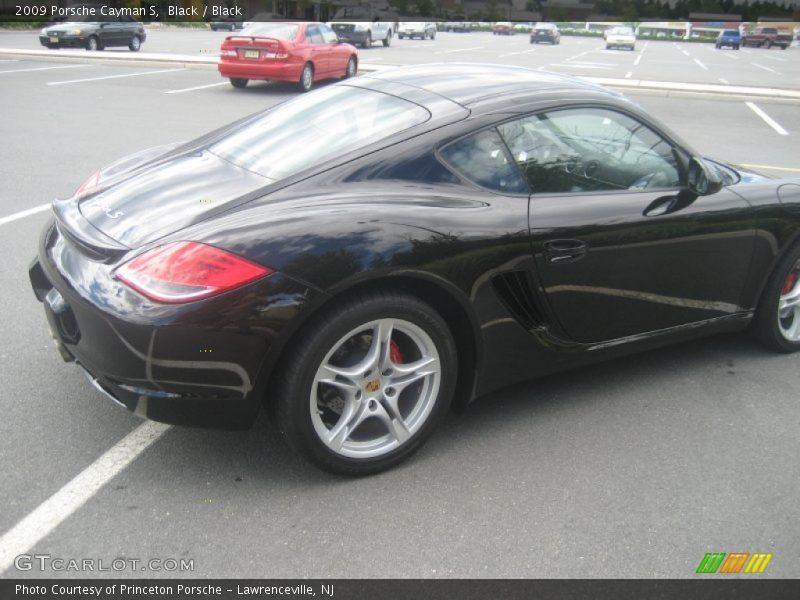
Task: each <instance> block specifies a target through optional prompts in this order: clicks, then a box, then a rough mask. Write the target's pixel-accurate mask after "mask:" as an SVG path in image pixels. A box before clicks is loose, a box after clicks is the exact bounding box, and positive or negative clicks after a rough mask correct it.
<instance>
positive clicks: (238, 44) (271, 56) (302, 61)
mask: <svg viewBox="0 0 800 600" xmlns="http://www.w3.org/2000/svg"><path fill="white" fill-rule="evenodd" d="M217 68H218V69H219V72H220V74H221V75H222V76H223V77H227V78H228V79H230V82H231V85H232V86H233V87H235V88H243V87H245V86H246V85H247V83H248V81H250V80H251V79H255V80H269V81H291V82H296V83H297V84H298V86H299V87H300V90H301V91H303V92H307V91H309V90H310V89H311V87H312V86H313V85H314V82H315V81H320V80H322V79H336V78H349V77H353V76H355V74H356V71H357V70H358V51H357V50H356V49H355V47H353V46H351V45H350V44H346V43H344V42H341V41H340V40H339V38H338V37H337V36H336V34H335V33H334V32H333V30H332V29H331V28H330V27H328V26H327V25H325V24H324V23H307V22H302V23H292V22H282V23H259V24H257V25H251V26H250V27H248V28H246V29H244V30H242V32H241V33H239V34H236V35H230V36H228V37H226V38H225V40H224V41H223V42H222V47H221V48H220V60H219V63H218V65H217Z"/></svg>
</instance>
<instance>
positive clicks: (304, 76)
mask: <svg viewBox="0 0 800 600" xmlns="http://www.w3.org/2000/svg"><path fill="white" fill-rule="evenodd" d="M297 85H298V86H299V87H300V91H301V92H304V93H305V92H309V91H311V88H312V87H314V65H312V64H311V63H306V64H305V66H304V67H303V72H302V73H300V81H298V82H297Z"/></svg>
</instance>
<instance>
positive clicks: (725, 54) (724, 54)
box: [722, 52, 739, 60]
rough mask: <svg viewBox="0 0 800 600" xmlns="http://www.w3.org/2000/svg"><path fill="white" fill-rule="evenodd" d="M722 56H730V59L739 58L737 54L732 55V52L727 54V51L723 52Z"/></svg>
mask: <svg viewBox="0 0 800 600" xmlns="http://www.w3.org/2000/svg"><path fill="white" fill-rule="evenodd" d="M722 56H724V57H725V58H730V59H731V60H739V57H738V56H734V55H733V54H728V53H727V52H723V53H722Z"/></svg>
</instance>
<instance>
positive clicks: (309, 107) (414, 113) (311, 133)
mask: <svg viewBox="0 0 800 600" xmlns="http://www.w3.org/2000/svg"><path fill="white" fill-rule="evenodd" d="M429 118H430V113H429V112H428V111H427V110H425V109H424V108H422V107H421V106H419V105H417V104H414V103H412V102H408V101H407V100H403V99H401V98H398V97H396V96H389V95H388V94H384V93H382V92H376V91H374V90H368V89H364V88H357V87H352V86H349V85H337V86H332V87H328V88H324V89H321V90H319V91H317V92H314V93H313V94H309V95H307V96H302V97H300V98H297V99H295V100H292V101H289V102H286V103H285V104H281V105H280V106H278V107H277V108H275V109H273V110H270V111H269V112H267V113H265V114H264V115H263V116H262V117H260V118H259V119H257V120H255V121H254V122H252V123H250V124H248V125H245V126H244V127H243V128H241V129H237V130H235V131H234V132H233V133H231V134H229V135H228V136H226V137H224V138H223V139H221V140H220V141H218V142H216V143H215V144H213V145H212V146H211V147H210V148H209V151H210V152H212V153H213V154H216V155H217V156H219V157H220V158H223V159H225V160H227V161H229V162H231V163H233V164H235V165H237V166H239V167H242V168H243V169H247V170H248V171H253V172H255V173H258V174H259V175H263V176H264V177H268V178H270V179H273V180H278V179H282V178H284V177H288V176H289V175H293V174H294V173H297V172H299V171H302V170H303V169H306V168H308V167H311V166H313V165H317V164H319V163H322V162H324V161H326V160H329V159H331V158H334V157H335V156H337V155H342V154H345V153H347V152H351V151H353V150H357V149H358V148H361V147H363V146H366V145H367V144H370V143H372V142H376V141H379V140H381V139H383V138H385V137H388V136H390V135H392V134H394V133H397V132H400V131H403V130H405V129H408V128H409V127H413V126H414V125H419V124H420V123H424V122H425V121H427V120H428V119H429Z"/></svg>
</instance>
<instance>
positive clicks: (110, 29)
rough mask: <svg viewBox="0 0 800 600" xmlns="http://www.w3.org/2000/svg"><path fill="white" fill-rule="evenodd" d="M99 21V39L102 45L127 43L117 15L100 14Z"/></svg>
mask: <svg viewBox="0 0 800 600" xmlns="http://www.w3.org/2000/svg"><path fill="white" fill-rule="evenodd" d="M101 19H102V22H101V23H100V41H101V42H102V44H103V46H122V45H123V42H124V45H127V42H126V41H125V32H124V31H123V29H122V23H120V21H119V19H118V18H117V17H112V16H102V17H101Z"/></svg>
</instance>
